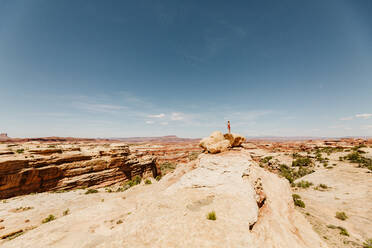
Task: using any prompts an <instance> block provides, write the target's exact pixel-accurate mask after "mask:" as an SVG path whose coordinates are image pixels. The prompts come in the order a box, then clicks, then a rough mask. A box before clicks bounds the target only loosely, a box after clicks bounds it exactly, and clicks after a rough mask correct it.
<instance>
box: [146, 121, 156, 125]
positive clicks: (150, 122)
mask: <svg viewBox="0 0 372 248" xmlns="http://www.w3.org/2000/svg"><path fill="white" fill-rule="evenodd" d="M154 123H155V122H154V121H146V124H150V125H151V124H154Z"/></svg>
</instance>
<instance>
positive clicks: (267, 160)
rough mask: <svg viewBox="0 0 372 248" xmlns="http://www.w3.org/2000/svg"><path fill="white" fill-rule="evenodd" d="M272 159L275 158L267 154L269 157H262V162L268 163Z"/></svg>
mask: <svg viewBox="0 0 372 248" xmlns="http://www.w3.org/2000/svg"><path fill="white" fill-rule="evenodd" d="M271 159H273V157H272V156H267V157H264V158H262V159H261V160H260V162H261V163H264V164H266V163H268V162H269V161H270V160H271Z"/></svg>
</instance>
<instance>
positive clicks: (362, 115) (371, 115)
mask: <svg viewBox="0 0 372 248" xmlns="http://www.w3.org/2000/svg"><path fill="white" fill-rule="evenodd" d="M355 117H356V118H363V119H369V118H371V117H372V114H357V115H355Z"/></svg>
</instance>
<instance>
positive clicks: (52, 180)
mask: <svg viewBox="0 0 372 248" xmlns="http://www.w3.org/2000/svg"><path fill="white" fill-rule="evenodd" d="M71 150H74V151H71ZM27 153H30V154H39V155H43V156H39V157H34V155H30V157H28V156H27V158H26V156H25V157H23V158H19V157H17V158H13V157H10V158H9V159H2V160H0V198H8V197H12V196H17V195H22V194H28V193H33V192H43V191H50V190H68V189H75V188H79V187H90V186H95V187H101V186H107V185H111V184H115V183H118V182H121V181H125V180H129V179H131V178H132V177H133V176H136V175H139V176H141V177H148V176H153V177H156V176H157V175H158V174H159V169H158V167H157V163H156V159H155V157H153V156H143V157H141V158H137V157H135V156H134V155H132V154H130V152H129V148H128V146H125V145H120V146H117V145H116V146H111V147H109V148H106V149H105V150H104V151H97V152H91V153H90V154H88V153H87V152H85V153H84V152H79V151H76V149H71V148H69V149H67V152H65V151H63V150H62V149H44V150H43V149H37V150H29V151H27ZM49 154H53V156H48V157H45V155H49Z"/></svg>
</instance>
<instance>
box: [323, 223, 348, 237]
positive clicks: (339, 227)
mask: <svg viewBox="0 0 372 248" xmlns="http://www.w3.org/2000/svg"><path fill="white" fill-rule="evenodd" d="M327 227H328V228H331V229H336V228H337V229H338V230H340V234H341V235H344V236H349V233H348V231H347V230H346V229H345V228H344V227H342V226H335V225H327Z"/></svg>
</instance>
